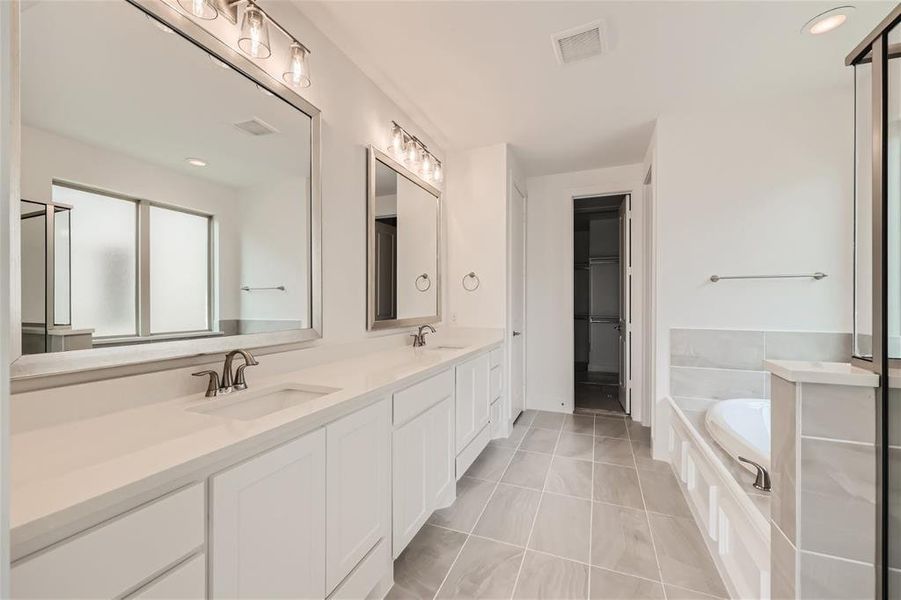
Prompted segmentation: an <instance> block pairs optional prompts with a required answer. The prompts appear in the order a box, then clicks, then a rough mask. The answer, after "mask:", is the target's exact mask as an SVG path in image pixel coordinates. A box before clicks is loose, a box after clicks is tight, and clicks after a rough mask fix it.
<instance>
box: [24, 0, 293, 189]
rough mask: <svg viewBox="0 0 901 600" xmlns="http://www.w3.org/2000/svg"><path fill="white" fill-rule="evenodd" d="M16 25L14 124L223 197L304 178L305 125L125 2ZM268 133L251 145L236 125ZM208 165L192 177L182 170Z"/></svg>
mask: <svg viewBox="0 0 901 600" xmlns="http://www.w3.org/2000/svg"><path fill="white" fill-rule="evenodd" d="M24 6H25V8H26V9H27V10H25V11H24V12H23V14H22V57H21V64H22V121H23V123H25V124H26V125H29V126H31V127H37V128H39V129H44V130H47V131H50V132H53V133H55V134H57V135H61V136H64V137H69V138H74V139H76V140H79V141H82V142H86V143H88V144H92V145H95V146H100V147H102V148H105V149H107V150H112V151H114V152H118V153H121V154H125V155H128V156H130V157H133V158H137V159H140V160H143V161H147V162H150V163H153V164H155V165H159V166H163V167H167V168H169V169H172V170H175V171H179V172H181V173H184V174H188V175H191V176H194V177H200V178H203V179H207V180H211V181H214V182H217V183H220V184H224V185H227V186H231V187H238V188H242V187H249V186H254V185H260V184H264V183H271V182H273V181H281V180H283V179H285V178H286V177H292V178H293V177H298V176H304V177H308V176H309V173H310V169H311V166H310V135H311V123H310V118H309V117H308V116H307V115H305V114H304V113H302V112H300V111H299V110H297V109H296V108H294V107H293V106H291V105H289V104H288V103H287V102H285V101H283V100H281V99H279V98H277V97H275V96H272V95H267V94H266V93H264V92H263V91H261V89H260V88H259V87H258V86H257V85H256V84H255V83H253V82H252V81H250V80H249V79H247V78H246V77H244V76H243V75H241V74H239V73H238V72H237V71H234V70H232V69H223V68H222V67H221V66H217V65H216V64H214V63H213V62H212V61H211V60H210V58H209V55H208V54H207V53H206V52H205V51H203V50H200V49H199V48H197V47H196V46H194V45H193V44H191V43H190V42H188V41H186V40H184V39H182V38H181V37H180V36H178V35H176V34H173V33H166V32H164V31H162V30H160V29H159V28H158V27H156V26H155V25H154V22H152V21H151V20H149V19H148V18H147V17H145V15H144V14H143V13H142V12H141V11H139V10H138V9H136V8H134V7H133V6H131V5H129V4H127V3H126V2H96V1H92V0H69V1H67V2H36V1H31V2H28V3H27V4H25V5H24ZM252 118H258V119H260V120H262V121H264V122H265V123H267V124H268V125H270V126H272V127H273V128H274V129H276V130H277V132H276V133H274V134H271V135H266V136H260V137H254V136H252V135H250V134H248V133H246V132H244V131H241V130H239V129H237V128H236V127H235V126H234V124H235V123H238V122H243V121H247V120H249V119H252ZM188 157H196V158H200V159H203V160H204V161H206V162H207V163H208V164H207V166H206V167H203V168H198V167H193V166H190V165H188V164H187V163H186V162H185V159H186V158H188Z"/></svg>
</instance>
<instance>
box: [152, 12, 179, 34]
mask: <svg viewBox="0 0 901 600" xmlns="http://www.w3.org/2000/svg"><path fill="white" fill-rule="evenodd" d="M145 16H146V17H147V20H148V21H150V22H151V23H153V24H154V25H156V28H157V29H159V30H160V31H162V32H163V33H174V32H173V31H172V29H171V28H169V27H167V26H166V25H164V24H163V22H162V21H157V20H156V19H154V18H153V17H151V16H150V15H145Z"/></svg>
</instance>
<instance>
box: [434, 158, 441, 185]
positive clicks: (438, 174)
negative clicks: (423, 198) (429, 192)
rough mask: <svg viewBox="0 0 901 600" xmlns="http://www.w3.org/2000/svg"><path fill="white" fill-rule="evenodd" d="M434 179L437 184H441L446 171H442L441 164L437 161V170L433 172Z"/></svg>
mask: <svg viewBox="0 0 901 600" xmlns="http://www.w3.org/2000/svg"><path fill="white" fill-rule="evenodd" d="M432 179H433V180H434V181H435V183H441V180H442V179H444V171H443V170H442V169H441V163H440V162H438V161H437V160H436V161H435V169H434V170H433V171H432Z"/></svg>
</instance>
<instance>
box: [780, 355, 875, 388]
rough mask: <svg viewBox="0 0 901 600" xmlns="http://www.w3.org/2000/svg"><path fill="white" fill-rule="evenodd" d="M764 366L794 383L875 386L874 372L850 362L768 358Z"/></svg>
mask: <svg viewBox="0 0 901 600" xmlns="http://www.w3.org/2000/svg"><path fill="white" fill-rule="evenodd" d="M764 364H765V366H766V368H767V370H768V371H769V372H771V373H772V374H773V375H777V376H779V377H781V378H782V379H785V380H786V381H792V382H795V383H825V384H830V385H856V386H862V387H876V386H878V385H879V376H878V375H877V374H876V373H873V372H871V371H867V370H866V369H861V368H860V367H855V366H854V365H852V364H850V363H837V362H816V361H808V360H768V361H766V362H765V363H764Z"/></svg>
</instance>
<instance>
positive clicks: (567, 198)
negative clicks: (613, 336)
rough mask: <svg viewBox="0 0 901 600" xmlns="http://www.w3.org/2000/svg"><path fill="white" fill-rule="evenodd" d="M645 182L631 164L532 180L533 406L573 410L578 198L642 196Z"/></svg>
mask: <svg viewBox="0 0 901 600" xmlns="http://www.w3.org/2000/svg"><path fill="white" fill-rule="evenodd" d="M642 178H643V173H642V169H641V165H627V166H621V167H611V168H608V169H594V170H590V171H577V172H573V173H561V174H557V175H548V176H544V177H533V178H530V179H528V181H527V187H528V199H527V205H528V251H527V257H526V259H527V267H526V269H527V273H528V275H527V277H526V307H527V311H526V332H527V351H526V365H527V369H526V371H527V376H526V394H527V396H526V407H527V408H535V409H540V410H555V411H563V412H572V410H573V386H574V375H573V353H574V348H573V212H572V209H573V204H572V200H573V198H575V197H579V196H589V195H599V194H614V193H632V194H636V193H638V192H639V190H640V188H641V181H642ZM634 209H635V203H633V210H634ZM634 218H635V215H634V214H633V219H634ZM633 230H634V229H633ZM633 246H634V244H633ZM633 339H634V337H633Z"/></svg>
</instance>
